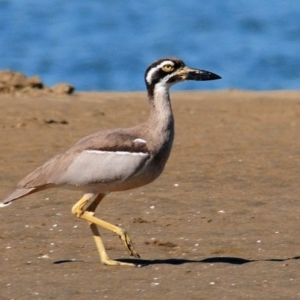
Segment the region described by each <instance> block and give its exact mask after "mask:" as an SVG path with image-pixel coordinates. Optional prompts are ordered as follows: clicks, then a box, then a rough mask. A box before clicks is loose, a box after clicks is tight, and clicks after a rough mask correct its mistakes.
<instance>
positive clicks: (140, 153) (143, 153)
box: [84, 150, 149, 156]
mask: <svg viewBox="0 0 300 300" xmlns="http://www.w3.org/2000/svg"><path fill="white" fill-rule="evenodd" d="M84 152H86V153H91V154H92V153H94V154H107V153H115V154H118V155H140V156H147V155H149V153H147V152H146V153H145V152H129V151H102V150H84Z"/></svg>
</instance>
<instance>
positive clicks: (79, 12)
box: [0, 0, 300, 91]
mask: <svg viewBox="0 0 300 300" xmlns="http://www.w3.org/2000/svg"><path fill="white" fill-rule="evenodd" d="M170 55H172V56H178V57H180V58H182V59H183V60H184V61H185V62H186V64H187V65H188V66H190V67H197V68H202V69H206V70H210V71H212V72H215V73H217V74H219V75H221V76H222V77H223V79H222V80H219V81H212V82H202V83H199V82H186V83H181V84H180V85H177V86H176V89H180V90H187V89H224V88H238V89H251V90H274V89H299V87H300V2H299V0H285V1H282V0H263V1H262V0H226V1H224V0H210V1H207V0H205V1H204V0H184V1H180V0H172V1H164V0H152V1H137V0H128V1H113V0H86V1H82V0H48V1H46V0H44V1H43V0H41V1H37V0H6V1H5V0H0V69H13V70H16V71H21V72H23V73H25V74H26V75H28V76H32V75H36V74H38V75H39V76H40V77H41V78H42V80H43V82H44V83H45V84H46V85H49V86H51V85H53V84H55V83H58V82H69V83H71V84H73V85H74V86H75V87H76V89H77V90H118V91H135V90H144V79H143V75H144V70H145V68H146V67H147V66H148V65H149V64H150V63H152V61H154V60H156V59H158V58H161V57H165V56H170Z"/></svg>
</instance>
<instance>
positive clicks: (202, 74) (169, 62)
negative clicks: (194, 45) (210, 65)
mask: <svg viewBox="0 0 300 300" xmlns="http://www.w3.org/2000/svg"><path fill="white" fill-rule="evenodd" d="M215 79H221V77H220V76H219V75H217V74H214V73H212V72H209V71H205V70H200V69H194V68H189V67H187V66H186V65H185V63H184V62H183V61H182V60H180V59H178V58H174V57H170V58H163V59H159V60H157V61H155V62H154V63H152V64H151V65H150V66H149V67H148V68H147V70H146V72H145V82H146V85H147V88H148V90H149V89H150V90H154V89H155V86H157V85H158V86H164V87H166V88H169V87H171V86H172V85H173V84H175V83H178V82H181V81H185V80H197V81H203V80H215Z"/></svg>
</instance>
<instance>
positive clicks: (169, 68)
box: [162, 65, 174, 72]
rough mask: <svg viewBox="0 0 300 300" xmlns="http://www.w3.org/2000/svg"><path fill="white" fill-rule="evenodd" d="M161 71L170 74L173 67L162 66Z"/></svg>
mask: <svg viewBox="0 0 300 300" xmlns="http://www.w3.org/2000/svg"><path fill="white" fill-rule="evenodd" d="M162 69H163V71H165V72H172V71H173V70H174V66H172V65H164V66H163V67H162Z"/></svg>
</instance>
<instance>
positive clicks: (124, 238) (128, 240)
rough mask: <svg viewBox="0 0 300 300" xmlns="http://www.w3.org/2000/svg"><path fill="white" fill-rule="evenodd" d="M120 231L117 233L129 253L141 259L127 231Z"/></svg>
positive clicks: (121, 229)
mask: <svg viewBox="0 0 300 300" xmlns="http://www.w3.org/2000/svg"><path fill="white" fill-rule="evenodd" d="M119 230H120V231H119V232H117V233H118V235H119V237H120V239H121V240H122V242H123V243H124V245H125V247H126V249H127V251H128V253H129V254H130V255H131V256H133V257H136V258H140V255H139V254H138V253H137V252H136V251H135V250H134V247H133V243H132V241H131V238H130V237H129V235H128V233H127V232H126V230H125V229H123V228H120V227H119Z"/></svg>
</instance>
